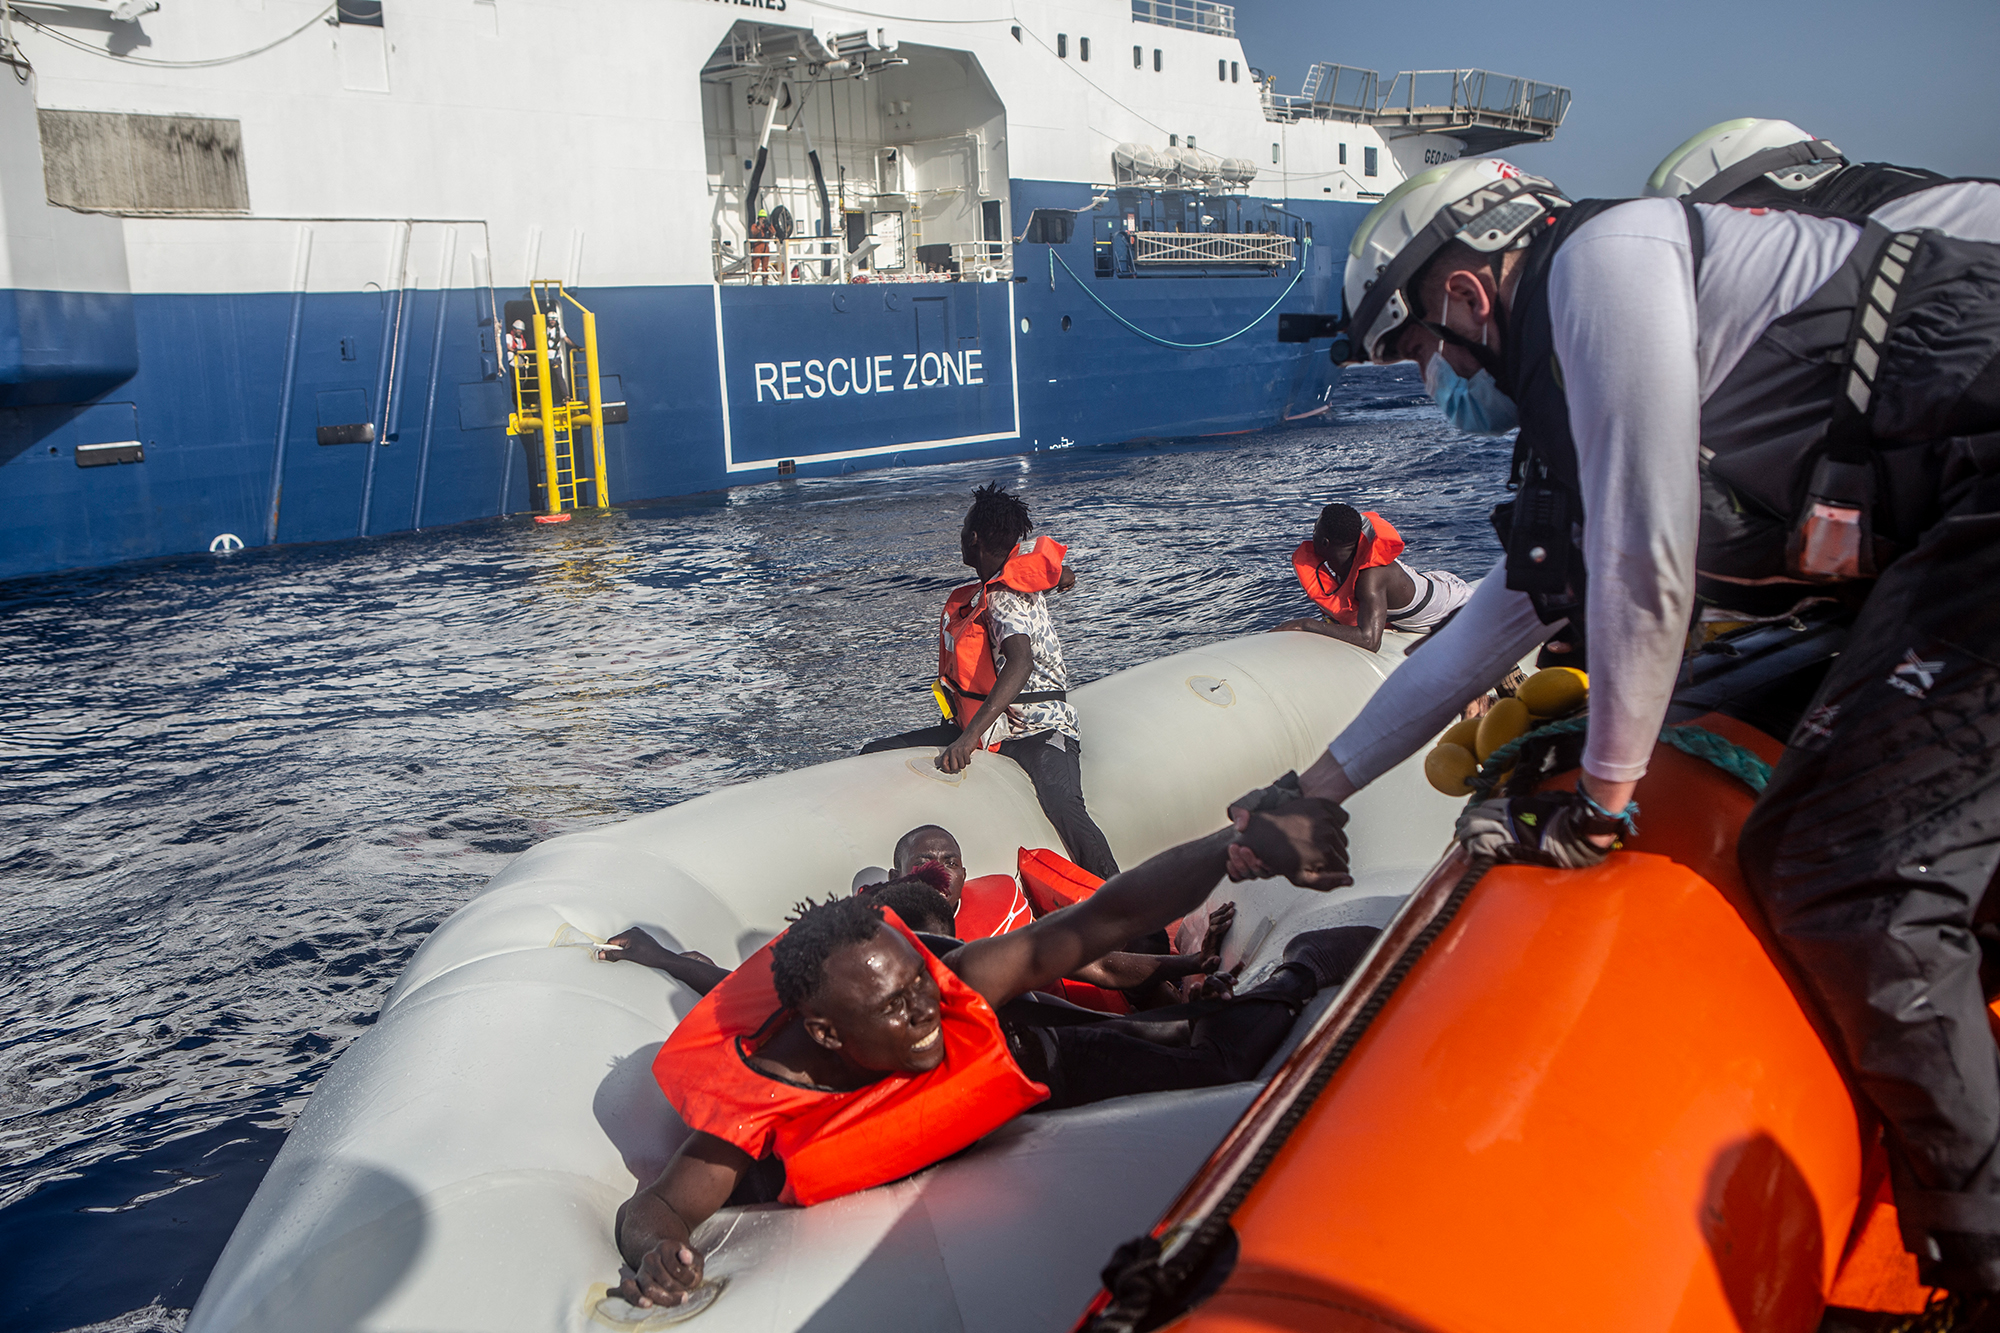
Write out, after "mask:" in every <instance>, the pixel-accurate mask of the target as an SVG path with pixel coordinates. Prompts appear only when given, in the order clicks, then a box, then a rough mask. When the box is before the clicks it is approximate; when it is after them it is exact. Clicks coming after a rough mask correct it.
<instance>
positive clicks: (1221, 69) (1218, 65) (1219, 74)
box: [1215, 60, 1229, 83]
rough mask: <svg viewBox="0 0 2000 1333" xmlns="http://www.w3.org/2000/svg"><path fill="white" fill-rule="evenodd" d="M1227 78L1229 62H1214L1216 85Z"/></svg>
mask: <svg viewBox="0 0 2000 1333" xmlns="http://www.w3.org/2000/svg"><path fill="white" fill-rule="evenodd" d="M1228 77H1229V62H1228V61H1227V60H1218V61H1216V62H1215V81H1216V82H1217V83H1220V82H1222V80H1224V79H1226V78H1228Z"/></svg>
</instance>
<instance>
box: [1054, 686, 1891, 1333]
mask: <svg viewBox="0 0 2000 1333" xmlns="http://www.w3.org/2000/svg"><path fill="white" fill-rule="evenodd" d="M1697 725H1699V726H1701V727H1703V728H1704V729H1706V730H1708V731H1711V732H1714V733H1715V734H1717V735H1720V736H1722V737H1724V738H1726V739H1727V740H1729V741H1732V742H1734V743H1736V744H1737V745H1740V746H1743V747H1744V748H1746V749H1749V750H1751V751H1753V752H1755V753H1756V754H1758V755H1760V756H1761V757H1763V758H1764V759H1765V760H1767V761H1772V762H1775V760H1776V759H1777V757H1778V754H1779V752H1780V749H1781V747H1780V746H1779V745H1778V744H1777V743H1776V742H1775V741H1773V740H1771V738H1770V737H1768V736H1766V735H1764V734H1763V733H1762V732H1759V731H1757V730H1755V729H1754V728H1751V727H1749V726H1746V725H1745V724H1743V723H1740V722H1737V721H1734V720H1731V719H1729V718H1725V717H1721V716H1717V715H1710V716H1707V717H1703V718H1700V719H1698V722H1697ZM1573 780H1574V775H1571V776H1570V777H1568V778H1565V779H1562V781H1563V783H1564V784H1565V785H1567V784H1568V783H1570V782H1573ZM1638 799H1639V801H1640V803H1641V805H1642V806H1643V808H1644V809H1645V811H1646V813H1647V818H1646V819H1645V820H1644V821H1643V827H1642V832H1641V836H1639V837H1638V838H1636V839H1633V840H1632V841H1631V842H1630V844H1629V845H1628V849H1627V850H1625V851H1622V852H1619V853H1616V854H1614V855H1613V856H1611V857H1610V858H1609V859H1608V860H1607V861H1606V862H1605V863H1604V864H1602V865H1601V866H1598V867H1596V868H1594V869H1590V870H1583V871H1559V870H1547V869H1541V868H1535V867H1524V866H1501V867H1495V868H1493V869H1491V870H1489V871H1487V872H1486V873H1484V874H1483V875H1475V874H1472V873H1469V871H1470V866H1469V863H1468V862H1467V860H1466V859H1465V857H1464V855H1463V854H1462V853H1458V852H1454V853H1453V854H1452V856H1450V857H1448V858H1447V859H1446V860H1445V861H1444V862H1443V863H1442V864H1441V865H1440V866H1439V867H1438V868H1437V870H1435V871H1434V872H1433V873H1432V874H1431V876H1430V878H1429V879H1428V880H1427V881H1426V883H1425V884H1424V885H1423V886H1422V887H1420V888H1419V889H1418V890H1417V892H1416V894H1415V895H1413V897H1412V899H1411V901H1410V903H1409V905H1408V906H1407V907H1406V908H1405V910H1404V911H1403V913H1402V914H1401V915H1400V916H1399V917H1398V918H1397V920H1396V921H1395V922H1394V923H1393V924H1392V925H1391V927H1390V928H1389V930H1388V932H1387V933H1386V934H1385V936H1384V938H1383V940H1382V941H1381V943H1380V944H1379V946H1378V947H1377V949H1376V950H1375V952H1374V953H1373V954H1372V955H1371V956H1370V958H1369V960H1368V961H1367V963H1365V964H1364V967H1363V971H1362V973H1361V974H1360V975H1358V976H1357V977H1356V978H1355V979H1354V980H1353V982H1351V983H1350V985H1349V986H1348V987H1347V988H1346V990H1345V991H1344V992H1343V994H1342V995H1341V997H1340V999H1339V1000H1338V1001H1336V1003H1335V1004H1334V1006H1333V1008H1332V1009H1331V1010H1329V1011H1328V1012H1327V1014H1326V1015H1325V1016H1324V1017H1323V1018H1322V1019H1321V1020H1320V1021H1319V1022H1318V1023H1317V1024H1316V1025H1315V1027H1314V1029H1313V1031H1312V1033H1311V1034H1310V1035H1309V1036H1308V1037H1307V1038H1306V1040H1305V1041H1304V1042H1303V1043H1302V1044H1301V1046H1300V1047H1299V1049H1298V1050H1297V1051H1296V1052H1295V1053H1294V1055H1293V1056H1292V1058H1291V1059H1290V1060H1289V1061H1288V1062H1287V1063H1286V1065H1285V1066H1284V1068H1282V1069H1281V1070H1280V1071H1279V1073H1278V1075H1277V1076H1276V1077H1275V1078H1274V1079H1273V1080H1272V1082H1271V1084H1270V1085H1269V1087H1267V1088H1266V1090H1265V1092H1264V1093H1263V1095H1262V1096H1260V1097H1259V1098H1258V1100H1257V1101H1256V1102H1254V1103H1253V1104H1252V1105H1251V1107H1250V1108H1249V1109H1248V1110H1247V1111H1246V1112H1245V1113H1244V1115H1243V1116H1242V1118H1241V1119H1240V1120H1239V1121H1238V1123H1237V1124H1236V1126H1235V1127H1234V1128H1233V1129H1232V1130H1231V1133H1230V1135H1229V1137H1228V1138H1227V1139H1226V1140H1225V1141H1224V1142H1223V1144H1222V1146H1221V1147H1220V1148H1219V1149H1218V1150H1217V1151H1216V1153H1215V1154H1214V1156H1213V1157H1211V1158H1210V1160H1209V1162H1208V1163H1207V1165H1206V1166H1205V1167H1204V1168H1203V1170H1202V1172H1201V1173H1200V1174H1199V1175H1197V1176H1196V1177H1195V1179H1194V1180H1193V1181H1192V1182H1191V1183H1190V1184H1189V1185H1188V1187H1187V1188H1186V1189H1185V1190H1184V1191H1183V1192H1182V1194H1181V1195H1180V1197H1179V1198H1178V1199H1177V1200H1176V1202H1175V1203H1174V1205H1173V1206H1172V1207H1171V1208H1170V1209H1169V1210H1168V1212H1167V1214H1166V1215H1165V1216H1164V1217H1163V1218H1162V1220H1161V1221H1160V1223H1159V1224H1158V1226H1157V1227H1156V1228H1155V1229H1154V1231H1153V1232H1152V1233H1151V1236H1150V1237H1145V1238H1141V1239H1140V1240H1139V1241H1137V1242H1135V1243H1134V1244H1132V1245H1128V1246H1127V1247H1125V1248H1124V1249H1123V1250H1121V1251H1120V1254H1119V1257H1118V1259H1116V1260H1114V1262H1113V1268H1114V1269H1118V1268H1120V1267H1121V1265H1122V1267H1123V1273H1124V1277H1123V1280H1122V1281H1118V1282H1116V1283H1114V1290H1115V1291H1116V1296H1115V1297H1114V1296H1113V1294H1112V1293H1109V1292H1107V1293H1105V1294H1103V1295H1100V1297H1099V1299H1098V1301H1097V1303H1096V1304H1095V1305H1094V1306H1093V1307H1092V1310H1091V1311H1090V1312H1089V1313H1087V1314H1086V1315H1085V1317H1084V1320H1083V1323H1082V1324H1081V1325H1080V1327H1082V1328H1089V1329H1095V1330H1106V1331H1108V1330H1113V1329H1146V1328H1154V1327H1167V1328H1172V1329H1174V1330H1177V1331H1179V1330H1185V1331H1186V1333H1253V1331H1258V1333H1262V1331H1266V1330H1308V1329H1310V1330H1316V1331H1317V1330H1339V1331H1342V1333H1347V1331H1353V1333H1363V1331H1366V1333H1377V1331H1378V1330H1380V1331H1387V1330H1395V1331H1396V1333H1474V1331H1475V1330H1476V1331H1477V1333H1549V1331H1550V1330H1618V1331H1619V1333H1653V1331H1655V1330H1657V1331H1658V1333H1715V1331H1716V1330H1744V1331H1745V1333H1812V1331H1813V1330H1815V1329H1818V1328H1820V1327H1821V1324H1822V1320H1823V1319H1824V1317H1825V1311H1826V1309H1827V1307H1829V1306H1838V1307H1847V1308H1853V1309H1860V1310H1870V1311H1879V1312H1894V1313H1899V1314H1904V1315H1907V1314H1911V1313H1915V1312H1920V1311H1922V1310H1923V1309H1924V1306H1925V1301H1926V1298H1927V1295H1928V1293H1927V1292H1926V1291H1925V1289H1923V1288H1921V1287H1920V1286H1918V1285H1917V1281H1916V1266H1915V1263H1914V1261H1913V1260H1912V1259H1911V1258H1910V1257H1909V1256H1908V1255H1906V1254H1905V1253H1904V1251H1903V1249H1902V1246H1901V1244H1900V1242H1899V1240H1898V1238H1897V1232H1896V1225H1895V1212H1894V1208H1893V1206H1892V1205H1891V1204H1890V1203H1889V1196H1888V1190H1887V1180H1886V1177H1887V1160H1886V1157H1885V1155H1884V1153H1883V1151H1882V1149H1881V1147H1880V1144H1879V1139H1878V1129H1877V1125H1876V1122H1875V1121H1874V1119H1873V1118H1872V1116H1871V1115H1869V1114H1868V1113H1866V1112H1864V1111H1860V1110H1857V1107H1856V1103H1855V1101H1854V1099H1853V1098H1852V1097H1851V1096H1850V1094H1849V1091H1848V1088H1847V1086H1846V1084H1845V1082H1844V1080H1843V1076H1842V1072H1841V1069H1840V1067H1839V1065H1838V1063H1837V1062H1836V1060H1835V1058H1834V1057H1833V1056H1832V1055H1830V1054H1829V1052H1828V1047H1827V1045H1826V1044H1825V1043H1824V1042H1823V1041H1822V1040H1821V1037H1820V1035H1819V1033H1818V1031H1817V1030H1816V1029H1815V1026H1814V1021H1815V1020H1814V1019H1813V1018H1812V1017H1811V1016H1809V1012H1808V1010H1807V1009H1806V1008H1805V1007H1803V1006H1802V1005H1801V1003H1800V1001H1799V999H1797V998H1796V997H1795V996H1794V993H1793V990H1792V985H1791V980H1790V978H1789V977H1788V976H1787V974H1786V971H1785V970H1784V968H1783V965H1782V964H1780V963H1779V962H1778V961H1777V960H1776V957H1775V955H1774V954H1773V953H1772V952H1770V951H1768V950H1767V949H1766V947H1765V944H1764V939H1763V935H1762V932H1763V929H1764V927H1763V925H1762V922H1761V919H1760V918H1759V917H1758V915H1757V913H1756V911H1755V909H1754V908H1753V907H1752V905H1751V903H1750V901H1749V899H1748V896H1747V894H1746V892H1745V889H1744V886H1743V883H1742V880H1741V877H1740V876H1739V874H1738V872H1737V868H1736V831H1737V829H1738V828H1739V827H1740V826H1741V824H1742V821H1743V819H1744V817H1745V816H1746V815H1747V814H1748V813H1749V810H1750V806H1751V803H1752V801H1753V799H1754V797H1753V794H1752V792H1751V791H1750V789H1749V788H1748V787H1747V786H1745V785H1744V783H1743V782H1742V781H1740V780H1739V779H1737V778H1735V777H1732V776H1730V775H1728V774H1727V773H1725V772H1723V771H1722V770H1721V769H1719V768H1716V767H1714V766H1712V765H1710V764H1709V763H1706V762H1704V761H1702V760H1700V759H1695V758H1691V757H1689V756H1688V755H1685V754H1682V753H1680V752H1679V751H1677V750H1673V749H1670V748H1668V747H1666V746H1665V745H1662V746H1661V747H1660V748H1659V749H1658V750H1657V751H1656V753H1655V756H1654V759H1653V762H1652V767H1651V770H1650V772H1649V774H1648V775H1647V777H1646V779H1645V781H1644V782H1643V783H1642V784H1641V786H1640V789H1639V794H1638ZM1315 1084H1318V1085H1319V1086H1318V1087H1317V1090H1316V1095H1315ZM1280 1145H1281V1146H1280ZM1156 1256H1157V1257H1156ZM1109 1274H1110V1270H1107V1276H1109ZM1163 1289H1165V1290H1166V1291H1169V1292H1171V1295H1168V1296H1159V1295H1155V1296H1152V1297H1149V1296H1148V1295H1147V1294H1146V1293H1147V1292H1148V1291H1149V1290H1150V1291H1153V1292H1156V1293H1157V1292H1161V1291H1162V1290H1163ZM1149 1307H1150V1309H1149ZM1878 1318H1879V1316H1878ZM1868 1326H1870V1327H1872V1326H1874V1325H1873V1324H1870V1325H1868Z"/></svg>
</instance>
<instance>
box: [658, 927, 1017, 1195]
mask: <svg viewBox="0 0 2000 1333" xmlns="http://www.w3.org/2000/svg"><path fill="white" fill-rule="evenodd" d="M882 919H883V921H884V922H885V923H886V924H887V925H888V926H889V927H890V929H892V930H895V931H898V932H899V933H901V934H902V935H903V937H904V938H906V939H907V940H909V942H910V947H911V948H913V949H915V950H916V951H917V953H918V955H919V956H920V957H922V958H923V960H924V965H925V966H926V967H928V968H929V969H930V973H931V979H932V980H933V981H935V982H936V983H937V988H938V999H939V1001H940V1004H941V1010H940V1017H941V1020H942V1022H943V1025H944V1063H942V1064H940V1065H939V1066H938V1067H937V1068H936V1069H933V1070H930V1071H929V1072H927V1073H923V1074H916V1075H906V1074H891V1075H889V1076H887V1077H885V1078H883V1079H881V1080H880V1081H878V1082H875V1083H871V1084H869V1085H868V1086H867V1087H865V1088H857V1089H856V1090H854V1091H852V1092H828V1091H823V1090H820V1089H817V1088H802V1087H799V1086H798V1085H796V1084H792V1083H787V1082H784V1081H783V1080H781V1079H776V1078H772V1077H771V1076H770V1075H769V1074H764V1073H760V1072H759V1071H758V1070H756V1069H755V1068H753V1067H752V1066H751V1064H750V1062H749V1056H750V1054H751V1053H752V1052H753V1051H754V1049H755V1047H756V1045H757V1044H758V1039H759V1038H760V1037H763V1038H766V1039H768V1037H769V1035H770V1034H772V1033H774V1032H776V1031H777V1029H778V1027H779V1026H780V1024H781V1023H782V1022H783V1021H784V1015H783V1014H782V1012H781V1008H780V1006H779V1004H778V993H777V991H776V989H774V988H773V986H772V984H771V950H772V947H773V946H774V945H775V944H776V943H777V941H776V940H773V941H772V942H771V943H770V944H766V945H765V946H764V947H763V948H761V949H759V950H758V951H757V952H756V953H754V954H752V955H750V957H749V958H747V959H745V960H744V962H743V965H742V966H741V967H739V968H737V969H736V970H735V971H734V972H732V973H730V974H729V975H728V976H727V977H725V978H723V980H722V983H721V984H720V985H718V986H717V987H716V988H715V989H714V990H712V991H710V992H709V993H708V994H707V995H705V996H703V997H702V999H701V1002H700V1003H699V1004H697V1005H695V1007H694V1009H693V1010H692V1011H691V1012H690V1013H689V1014H688V1016H687V1017H686V1018H684V1019H682V1020H681V1023H680V1026H679V1027H677V1028H675V1029H674V1030H673V1033H672V1035H670V1036H669V1037H668V1038H667V1040H666V1044H665V1045H663V1046H662V1047H661V1048H660V1053H659V1055H658V1056H657V1057H656V1058H655V1059H654V1061H653V1077H654V1078H656V1079H657V1080H659V1084H660V1089H661V1091H663V1092H665V1093H666V1094H667V1100H668V1101H669V1102H671V1103H672V1104H673V1108H674V1110H676V1111H678V1112H680V1116H681V1119H682V1120H683V1121H685V1122H686V1123H687V1125H688V1127H689V1128H690V1129H697V1130H701V1131H703V1132H704V1133H708V1134H713V1135H715V1137H717V1138H719V1139H721V1140H723V1141H724V1142H726V1143H732V1144H734V1145H735V1146H736V1147H738V1148H741V1149H742V1150H743V1151H744V1152H746V1153H749V1154H750V1155H751V1156H752V1157H756V1158H761V1157H764V1156H766V1155H768V1154H772V1153H775V1154H777V1156H778V1157H779V1158H780V1159H781V1160H782V1161H783V1162H784V1164H785V1188H784V1192H783V1193H782V1194H781V1195H780V1196H779V1198H780V1199H781V1200H782V1201H783V1202H785V1203H796V1204H814V1203H819V1202H822V1201H823V1200H826V1199H836V1198H839V1197H840V1196H841V1195H843V1194H851V1193H853V1192H854V1191H855V1190H861V1189H868V1188H870V1187H871V1186H875V1185H882V1184H886V1183H887V1182H889V1181H891V1180H897V1179H900V1178H901V1177H903V1176H907V1175H909V1174H910V1173H911V1172H913V1171H921V1170H923V1169H924V1168H925V1167H927V1166H930V1165H932V1164H933V1163H936V1162H940V1161H943V1160H944V1159H945V1158H947V1157H949V1156H951V1155H952V1154H953V1153H955V1152H957V1151H958V1150H959V1149H961V1148H964V1147H966V1146H967V1145H968V1144H971V1143H973V1142H974V1141H976V1140H978V1139H979V1138H981V1137H983V1136H984V1135H986V1134H989V1133H991V1132H992V1131H993V1130H995V1129H998V1128H999V1127H1000V1126H1001V1125H1003V1124H1005V1123H1006V1122H1007V1121H1009V1120H1011V1119H1013V1118H1014V1117H1015V1116H1017V1115H1019V1114H1020V1113H1021V1112H1023V1111H1025V1110H1027V1109H1028V1108H1029V1107H1031V1106H1034V1105H1035V1104H1036V1103H1038V1102H1040V1101H1043V1100H1044V1099H1046V1098H1047V1097H1048V1095H1049V1090H1048V1089H1047V1088H1045V1087H1043V1086H1042V1085H1041V1084H1039V1083H1036V1082H1033V1081H1031V1080H1030V1079H1029V1078H1028V1077H1027V1075H1025V1074H1023V1073H1022V1072H1021V1070H1020V1067H1019V1066H1018V1065H1016V1064H1015V1063H1014V1057H1013V1056H1012V1055H1010V1054H1008V1051H1007V1039H1006V1037H1005V1036H1004V1035H1003V1034H1002V1033H1001V1031H1000V1021H999V1019H997V1018H996V1017H994V1014H993V1009H992V1006H990V1005H988V1004H987V1003H986V1001H985V1000H984V999H983V998H981V997H980V995H979V994H978V992H976V991H974V990H973V989H972V988H971V987H970V986H968V985H966V984H965V983H964V982H962V981H960V980H959V979H958V977H957V976H955V975H954V974H953V973H952V972H951V971H950V970H949V969H948V968H946V967H945V966H944V964H942V963H941V962H939V961H938V960H937V959H936V958H935V957H933V956H932V955H931V952H930V951H929V950H928V949H926V948H924V946H923V945H922V944H920V943H919V942H918V941H917V938H916V936H915V935H912V934H911V933H910V929H909V927H907V926H905V925H904V924H903V923H902V920H901V919H900V918H898V917H897V915H896V914H895V913H894V912H893V911H890V910H889V909H888V908H884V909H883V910H882ZM778 938H779V939H782V938H784V937H783V936H782V935H780V936H779V937H778Z"/></svg>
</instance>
